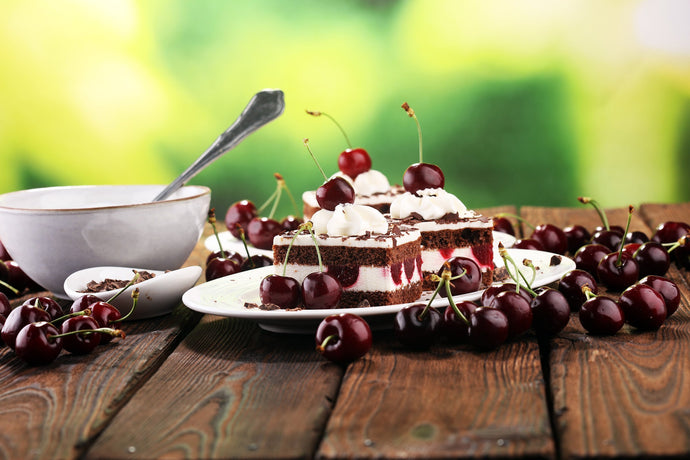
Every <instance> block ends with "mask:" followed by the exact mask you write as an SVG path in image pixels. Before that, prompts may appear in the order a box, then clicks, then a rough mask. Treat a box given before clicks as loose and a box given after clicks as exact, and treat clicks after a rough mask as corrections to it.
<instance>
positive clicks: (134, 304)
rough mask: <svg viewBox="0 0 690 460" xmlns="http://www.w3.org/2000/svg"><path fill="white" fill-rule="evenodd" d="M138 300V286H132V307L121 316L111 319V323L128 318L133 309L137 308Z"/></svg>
mask: <svg viewBox="0 0 690 460" xmlns="http://www.w3.org/2000/svg"><path fill="white" fill-rule="evenodd" d="M138 301H139V288H134V290H133V291H132V308H130V309H129V313H127V314H126V315H125V316H123V317H122V318H119V319H116V320H113V321H111V323H117V322H119V321H124V320H126V319H127V318H129V317H130V316H131V315H132V313H134V309H136V308H137V302H138Z"/></svg>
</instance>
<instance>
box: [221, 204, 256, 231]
mask: <svg viewBox="0 0 690 460" xmlns="http://www.w3.org/2000/svg"><path fill="white" fill-rule="evenodd" d="M258 216H259V212H258V211H257V210H256V206H254V203H252V202H251V201H249V200H242V201H238V202H236V203H233V204H232V205H231V206H230V207H229V208H228V211H227V213H226V214H225V226H226V227H227V229H228V230H229V231H230V233H232V236H234V237H235V238H238V239H239V238H241V232H240V230H239V229H238V228H237V226H238V225H239V226H240V227H241V228H242V229H243V230H244V233H245V234H246V233H247V225H249V222H250V221H251V220H252V219H253V218H255V217H258Z"/></svg>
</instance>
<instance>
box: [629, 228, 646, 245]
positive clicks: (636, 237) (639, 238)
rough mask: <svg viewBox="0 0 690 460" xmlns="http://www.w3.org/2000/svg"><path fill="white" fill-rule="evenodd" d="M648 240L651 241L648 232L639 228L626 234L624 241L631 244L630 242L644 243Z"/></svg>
mask: <svg viewBox="0 0 690 460" xmlns="http://www.w3.org/2000/svg"><path fill="white" fill-rule="evenodd" d="M647 241H649V237H648V236H647V234H646V233H645V232H641V231H639V230H635V231H633V232H628V233H627V234H626V235H625V239H624V240H623V242H624V243H625V244H630V243H637V244H642V243H646V242H647Z"/></svg>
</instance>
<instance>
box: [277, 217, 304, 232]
mask: <svg viewBox="0 0 690 460" xmlns="http://www.w3.org/2000/svg"><path fill="white" fill-rule="evenodd" d="M303 223H304V220H303V219H300V218H299V217H295V216H286V217H285V218H284V219H283V220H281V221H280V226H281V227H283V230H287V231H290V230H297V229H298V228H299V226H300V225H302V224H303Z"/></svg>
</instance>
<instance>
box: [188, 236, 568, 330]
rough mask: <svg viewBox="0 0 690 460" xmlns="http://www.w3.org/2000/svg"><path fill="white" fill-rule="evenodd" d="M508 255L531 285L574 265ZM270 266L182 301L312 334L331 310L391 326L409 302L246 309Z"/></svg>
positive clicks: (202, 288) (473, 296)
mask: <svg viewBox="0 0 690 460" xmlns="http://www.w3.org/2000/svg"><path fill="white" fill-rule="evenodd" d="M508 254H509V255H510V256H511V257H512V258H513V259H514V260H515V262H517V263H518V264H520V263H521V261H522V260H523V259H530V260H531V261H532V262H533V263H534V265H535V266H536V267H539V269H538V270H537V276H536V279H535V281H534V283H533V287H538V286H543V285H545V284H549V283H552V282H554V281H556V280H558V279H560V277H561V276H563V274H565V273H566V272H568V271H570V270H572V269H574V268H575V262H573V261H572V260H571V259H569V258H567V257H563V256H560V257H561V263H560V264H558V265H554V266H550V265H549V263H550V260H551V257H552V256H553V255H554V254H552V253H549V252H542V251H532V250H528V249H508ZM494 262H495V264H496V266H497V267H502V266H503V261H502V259H500V257H498V258H497V260H495V261H494ZM521 270H523V273H525V276H527V277H530V276H531V273H530V271H529V269H528V268H527V267H524V268H521ZM273 271H274V268H273V267H262V268H258V269H256V270H249V271H246V272H240V273H237V274H235V275H230V276H226V277H223V278H218V279H215V280H213V281H209V282H207V283H203V284H200V285H198V286H195V287H194V288H192V289H190V290H189V291H187V292H185V293H184V295H183V296H182V302H183V303H184V304H185V305H186V306H187V307H189V308H191V309H192V310H195V311H198V312H201V313H207V314H211V315H219V316H227V317H234V318H246V319H250V320H254V321H257V322H258V323H259V326H261V327H262V328H263V329H266V330H268V331H272V332H290V333H313V332H314V331H316V327H317V325H318V323H319V322H320V321H321V320H322V319H323V318H325V317H326V316H328V315H332V314H334V313H355V314H358V315H360V316H362V317H365V318H366V320H367V321H368V322H369V325H370V326H371V327H372V328H385V327H391V324H392V322H391V320H392V316H393V315H394V314H395V313H397V312H398V310H400V309H401V308H403V307H404V306H406V305H409V304H398V305H384V306H375V307H374V306H372V307H366V308H338V309H335V310H299V311H286V310H271V311H265V310H260V309H258V308H247V307H245V303H253V304H258V303H259V283H260V282H261V280H262V279H263V278H264V277H265V276H266V275H269V274H271V273H273ZM482 292H483V291H476V292H471V293H468V294H463V295H459V296H454V297H453V299H454V300H455V301H461V300H478V299H479V298H480V297H481V294H482ZM431 294H432V293H431V292H430V291H426V292H424V294H422V297H421V298H420V299H419V300H418V301H419V302H426V301H428V300H429V298H430V297H431ZM432 305H433V306H434V307H445V306H447V305H448V301H447V300H446V299H444V298H442V297H440V296H439V297H437V298H436V299H434V301H433V303H432Z"/></svg>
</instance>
